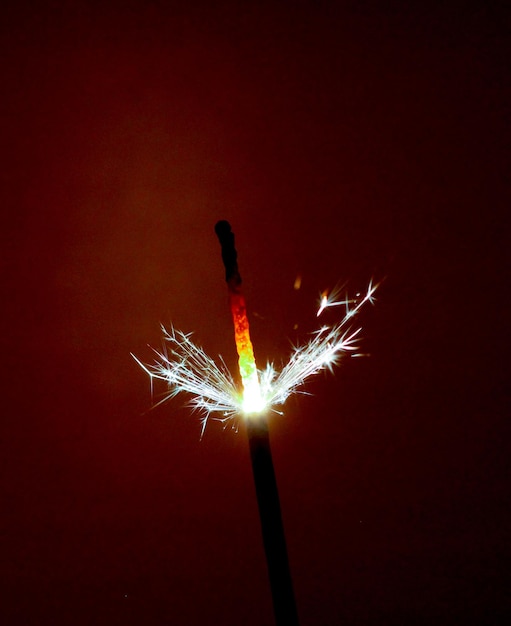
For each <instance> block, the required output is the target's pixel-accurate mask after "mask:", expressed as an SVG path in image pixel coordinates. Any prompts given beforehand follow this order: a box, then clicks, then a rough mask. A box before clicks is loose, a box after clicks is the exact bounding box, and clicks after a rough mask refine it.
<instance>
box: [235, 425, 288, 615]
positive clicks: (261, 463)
mask: <svg viewBox="0 0 511 626" xmlns="http://www.w3.org/2000/svg"><path fill="white" fill-rule="evenodd" d="M247 432H248V442H249V447H250V457H251V459H252V470H253V473H254V482H255V488H256V493H257V502H258V505H259V515H260V518H261V529H262V533H263V542H264V550H265V552H266V562H267V564H268V574H269V578H270V587H271V593H272V597H273V610H274V613H275V622H276V624H277V626H298V624H299V622H298V612H297V609H296V601H295V596H294V591H293V582H292V580H291V572H290V569H289V559H288V555H287V548H286V538H285V535H284V526H283V523H282V514H281V511H280V501H279V492H278V489H277V481H276V479H275V471H274V469H273V459H272V455H271V448H270V437H269V432H268V422H267V419H266V417H265V416H262V415H261V416H257V417H255V416H254V417H251V418H249V419H248V420H247Z"/></svg>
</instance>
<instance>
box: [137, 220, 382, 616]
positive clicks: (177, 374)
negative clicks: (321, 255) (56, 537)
mask: <svg viewBox="0 0 511 626" xmlns="http://www.w3.org/2000/svg"><path fill="white" fill-rule="evenodd" d="M215 231H216V234H217V236H218V238H219V240H220V244H221V247H222V259H223V262H224V266H225V274H226V281H227V285H228V292H229V305H230V309H231V313H232V318H233V322H234V336H235V342H236V349H237V352H238V366H239V373H240V378H241V383H242V387H241V389H240V388H239V387H238V386H237V384H236V383H235V381H234V379H233V377H232V376H231V374H230V373H229V370H228V369H227V367H226V366H225V363H224V362H223V360H221V361H220V363H219V364H218V363H217V362H216V361H214V360H213V359H212V358H211V357H209V356H208V355H207V354H206V353H205V352H204V350H203V349H202V348H201V347H200V346H198V345H197V344H196V343H194V342H193V341H192V339H191V338H190V334H185V333H183V332H181V331H179V330H176V329H174V328H173V327H172V328H171V329H170V330H166V329H165V328H164V327H162V330H163V333H164V345H163V349H162V350H161V351H158V350H154V352H155V354H156V359H155V361H154V362H153V363H152V364H151V365H145V364H144V363H142V362H141V361H140V360H139V359H137V357H136V356H134V355H132V356H133V358H134V359H135V360H136V361H137V363H138V364H139V365H140V366H141V367H142V368H143V369H144V371H145V372H147V374H148V375H149V377H150V379H151V387H152V383H153V379H159V380H163V381H164V382H165V383H166V384H167V387H168V391H167V393H166V395H165V396H164V397H163V399H162V400H161V401H160V402H159V403H158V404H160V403H162V402H165V401H166V400H168V399H169V398H172V397H174V396H176V395H177V394H179V393H181V392H184V393H185V394H187V395H188V396H189V398H190V406H191V408H192V409H194V410H198V411H199V412H200V414H201V417H202V433H201V436H202V434H204V430H205V427H206V424H207V421H208V419H209V417H210V416H213V417H215V418H216V419H220V420H221V421H223V422H224V423H235V421H234V420H236V419H237V418H238V417H239V416H243V417H245V420H246V424H247V434H248V439H249V447H250V456H251V460H252V469H253V474H254V481H255V486H256V494H257V500H258V505H259V513H260V518H261V528H262V533H263V542H264V547H265V552H266V559H267V564H268V572H269V577H270V586H271V590H272V597H273V605H274V612H275V618H276V623H277V625H278V626H283V625H285V626H295V625H296V626H297V625H298V615H297V611H296V604H295V599H294V593H293V586H292V581H291V575H290V571H289V562H288V556H287V548H286V542H285V536H284V529H283V525H282V516H281V511H280V503H279V496H278V491H277V483H276V480H275V472H274V468H273V461H272V456H271V449H270V440H269V433H268V422H267V415H268V413H269V412H270V411H274V412H277V413H280V412H281V411H280V410H279V408H278V407H280V406H282V405H283V404H284V403H285V401H286V400H287V398H288V397H289V396H290V395H291V394H292V393H294V392H296V391H298V390H299V388H301V387H302V386H303V385H304V383H305V382H306V381H307V380H308V379H309V378H310V377H312V376H314V375H316V374H318V373H320V372H321V371H324V370H325V369H328V370H330V371H331V370H332V369H333V367H334V365H336V364H337V363H338V362H339V360H340V359H341V358H342V357H343V356H345V355H347V354H350V355H351V356H361V355H360V354H358V353H357V352H356V350H357V345H356V341H357V339H358V336H359V333H360V330H361V329H360V328H355V329H353V327H352V326H350V324H351V322H352V320H353V318H354V317H355V316H356V315H357V314H358V313H359V311H360V309H361V308H362V307H363V306H364V305H365V304H366V303H368V302H369V303H373V302H374V292H375V291H376V288H377V285H374V284H373V282H372V281H371V282H370V283H369V286H368V288H367V290H366V292H365V294H363V295H362V294H357V296H356V297H355V298H348V297H347V296H346V298H345V299H338V296H339V290H337V289H334V290H333V291H331V292H327V291H325V292H323V293H322V294H321V297H320V300H319V308H318V311H317V316H318V317H319V316H320V315H321V314H322V313H323V312H324V311H325V310H326V309H327V308H330V307H343V308H344V316H343V317H342V319H341V320H340V321H339V322H337V323H335V324H333V325H324V326H322V327H320V328H319V329H318V330H317V331H316V332H315V333H314V334H313V335H312V338H311V339H310V340H309V342H308V343H306V344H304V345H297V346H295V347H294V348H293V351H292V353H291V356H290V358H289V361H288V362H287V364H286V365H285V366H284V367H283V368H282V369H281V371H280V372H278V371H277V370H276V369H275V367H274V366H273V364H271V363H269V364H268V365H267V366H266V368H265V369H264V370H263V371H258V370H257V366H256V361H255V357H254V350H253V347H252V343H251V341H250V332H249V323H248V318H247V311H246V304H245V299H244V296H243V294H242V291H241V277H240V274H239V271H238V264H237V252H236V248H235V246H234V235H233V233H232V231H231V227H230V225H229V223H228V222H225V221H220V222H218V223H217V225H216V227H215ZM295 287H296V285H295Z"/></svg>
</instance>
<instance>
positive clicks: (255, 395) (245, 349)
mask: <svg viewBox="0 0 511 626" xmlns="http://www.w3.org/2000/svg"><path fill="white" fill-rule="evenodd" d="M230 304H231V312H232V319H233V322H234V339H235V341H236V350H237V351H238V357H239V359H238V367H239V370H240V376H241V382H242V384H243V412H244V413H246V414H250V413H260V412H261V411H263V410H264V409H265V407H266V403H265V402H264V400H263V398H262V396H261V388H260V386H259V376H258V374H257V366H256V362H255V356H254V348H253V347H252V342H251V341H250V331H249V325H248V318H247V308H246V305H245V298H244V297H243V296H242V295H241V294H240V293H232V292H231V294H230Z"/></svg>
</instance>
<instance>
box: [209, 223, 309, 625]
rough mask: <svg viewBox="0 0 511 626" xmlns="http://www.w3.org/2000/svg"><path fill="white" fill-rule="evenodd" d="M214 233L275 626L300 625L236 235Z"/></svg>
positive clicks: (224, 227)
mask: <svg viewBox="0 0 511 626" xmlns="http://www.w3.org/2000/svg"><path fill="white" fill-rule="evenodd" d="M215 231H216V234H217V236H218V239H219V240H220V245H221V247H222V259H223V262H224V265H225V278H226V280H227V286H228V291H229V304H230V308H231V313H232V317H233V322H234V336H235V341H236V349H237V351H238V357H239V370H240V375H241V380H242V384H243V410H244V412H245V414H246V416H247V420H246V422H247V434H248V441H249V448H250V458H251V461H252V471H253V475H254V483H255V488H256V494H257V502H258V506H259V516H260V519H261V529H262V535H263V543H264V549H265V553H266V562H267V565H268V574H269V578H270V587H271V593H272V598H273V610H274V614H275V621H276V624H277V626H298V613H297V610H296V602H295V596H294V592H293V583H292V580H291V572H290V569H289V559H288V554H287V547H286V538H285V535H284V526H283V524H282V514H281V510H280V501H279V493H278V489H277V481H276V479H275V471H274V468H273V459H272V454H271V448H270V437H269V431H268V421H267V417H266V413H265V402H264V400H263V399H262V395H261V389H260V385H259V378H258V373H257V367H256V362H255V357H254V351H253V348H252V343H251V341H250V332H249V324H248V318H247V311H246V305H245V299H244V297H243V294H242V292H241V276H240V273H239V270H238V263H237V253H236V248H235V245H234V234H233V233H232V231H231V226H230V225H229V223H228V222H226V221H220V222H218V223H217V225H216V226H215Z"/></svg>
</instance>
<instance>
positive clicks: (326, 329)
mask: <svg viewBox="0 0 511 626" xmlns="http://www.w3.org/2000/svg"><path fill="white" fill-rule="evenodd" d="M231 234H232V233H231ZM235 262H236V260H235V259H234V263H235ZM236 272H237V265H236ZM230 279H231V283H232V284H234V282H235V280H237V279H239V273H238V274H237V278H233V275H230ZM227 282H228V285H230V283H229V277H227ZM239 285H240V283H237V290H238V293H236V292H235V293H234V294H231V289H230V287H229V294H230V296H229V299H230V303H231V311H232V310H233V303H234V305H235V306H234V312H233V318H234V323H235V329H236V324H237V321H236V320H237V319H239V318H240V317H243V316H242V315H239V313H240V312H244V311H245V310H246V307H245V302H244V299H243V296H242V294H241V290H240V289H239ZM376 288H377V285H374V284H373V283H372V282H370V283H369V286H368V287H367V290H366V292H365V293H364V294H360V295H358V297H356V298H347V297H346V298H344V299H341V300H337V299H335V298H336V293H335V291H333V292H331V293H326V292H323V293H322V294H321V297H320V302H319V309H318V313H319V314H321V313H323V311H324V310H325V309H327V308H330V307H340V308H343V311H344V314H343V316H342V318H341V319H340V321H338V322H337V323H334V324H332V325H323V326H321V327H320V328H319V329H318V330H316V331H315V332H314V333H313V334H312V336H311V339H310V340H309V341H308V342H306V343H304V344H302V345H297V346H295V347H294V348H293V349H292V352H291V355H290V357H289V360H288V362H287V364H286V365H284V367H283V368H282V369H281V370H280V371H279V370H277V369H276V367H275V366H274V365H273V364H272V363H269V364H268V365H267V366H266V368H265V369H264V370H262V371H258V370H257V368H256V367H255V360H253V350H252V351H251V353H250V355H249V361H250V366H249V367H248V368H246V367H243V364H242V363H241V356H240V357H239V358H240V369H241V372H242V373H241V378H242V381H243V375H244V374H243V372H244V371H245V372H247V373H248V376H247V375H246V374H245V379H249V380H250V381H252V382H251V384H252V385H253V386H252V389H255V390H256V391H252V392H251V393H250V394H248V393H245V392H244V390H243V389H240V388H239V387H238V385H237V384H236V382H235V381H234V379H233V377H232V376H231V374H230V373H229V370H228V369H227V367H226V366H225V364H224V362H223V361H222V360H221V359H220V361H219V362H217V361H215V360H214V359H212V358H211V357H210V356H208V355H207V354H206V353H205V352H204V350H203V349H202V348H201V347H200V346H199V345H197V344H196V343H195V342H194V341H193V340H192V339H191V334H187V333H184V332H182V331H179V330H176V329H175V328H173V327H170V329H169V330H167V329H165V328H164V327H162V330H163V348H162V350H154V349H153V352H154V354H155V356H156V358H155V360H154V362H153V363H152V364H149V365H147V364H144V363H142V362H141V361H140V360H139V359H138V358H137V357H136V356H134V355H132V356H133V358H134V359H135V360H136V361H137V363H138V364H139V365H140V366H141V367H142V368H143V369H144V370H145V371H146V372H147V374H148V375H149V377H150V379H151V383H152V381H153V380H154V379H158V380H162V381H164V382H165V383H166V385H167V392H166V393H165V395H164V396H163V398H162V399H161V400H160V402H158V404H160V403H162V402H165V401H166V400H168V399H170V398H173V397H174V396H176V395H178V394H181V393H183V394H186V395H188V397H189V405H190V407H191V408H192V409H194V410H197V411H198V412H199V414H200V416H201V420H202V433H204V429H205V427H206V424H207V422H208V419H209V418H210V417H213V418H216V419H219V420H222V421H223V422H224V423H228V422H230V421H231V420H235V419H236V418H237V417H238V416H240V415H245V416H250V415H251V414H253V413H254V412H255V413H257V412H264V411H274V412H277V413H280V412H281V407H282V405H283V404H284V403H285V401H286V400H287V398H288V397H289V396H290V395H291V394H292V393H294V392H296V391H298V390H300V389H301V388H302V387H303V386H304V384H305V383H306V382H307V381H308V380H309V379H310V378H311V377H313V376H315V375H316V374H319V373H320V372H321V371H323V370H325V369H328V370H330V371H331V370H332V369H333V367H334V366H335V365H337V364H338V363H339V361H340V360H341V359H342V358H343V357H344V356H348V355H349V356H352V357H356V356H360V354H359V353H358V352H357V349H358V348H357V340H358V337H359V333H360V330H361V329H360V328H359V327H353V325H352V324H353V320H354V318H355V316H356V315H357V314H358V312H359V311H360V309H361V308H362V306H364V305H365V304H366V303H373V302H374V292H375V290H376ZM236 303H237V304H236ZM245 319H246V317H245ZM246 324H247V326H246V329H245V330H246V333H247V336H248V322H246ZM238 326H239V327H240V328H241V330H242V331H243V330H244V325H243V323H238ZM235 334H236V330H235ZM240 334H241V335H242V336H244V332H241V333H240ZM249 341H250V338H249ZM238 349H239V348H238ZM250 349H251V344H250ZM256 380H257V383H256V382H255V381H256ZM243 384H245V381H243ZM256 385H257V386H256ZM247 387H248V385H247ZM257 387H258V389H257ZM254 398H255V401H253V399H254ZM254 406H255V409H254ZM233 423H234V421H233Z"/></svg>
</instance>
